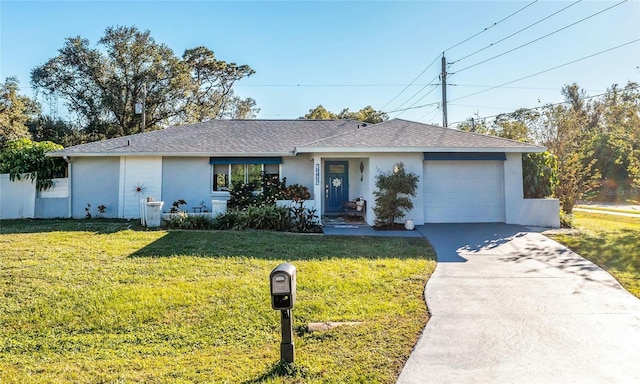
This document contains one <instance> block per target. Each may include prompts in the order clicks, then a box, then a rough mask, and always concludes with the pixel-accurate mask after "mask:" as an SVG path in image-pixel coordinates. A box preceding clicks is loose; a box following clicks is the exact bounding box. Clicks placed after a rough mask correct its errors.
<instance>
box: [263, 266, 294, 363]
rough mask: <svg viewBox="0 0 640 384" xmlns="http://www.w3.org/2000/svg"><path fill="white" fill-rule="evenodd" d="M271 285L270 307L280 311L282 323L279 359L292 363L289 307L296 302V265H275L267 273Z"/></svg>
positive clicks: (291, 329)
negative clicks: (269, 272)
mask: <svg viewBox="0 0 640 384" xmlns="http://www.w3.org/2000/svg"><path fill="white" fill-rule="evenodd" d="M269 282H270V287H271V307H272V308H273V309H275V310H279V311H280V322H281V325H282V342H281V343H280V359H281V360H282V361H284V362H285V363H293V360H294V356H295V352H294V348H293V324H292V317H291V309H292V308H293V306H294V305H295V302H296V267H294V266H293V265H291V264H289V263H282V264H280V265H278V266H277V267H275V268H274V269H273V271H271V274H270V275H269Z"/></svg>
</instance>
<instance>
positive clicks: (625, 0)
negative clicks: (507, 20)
mask: <svg viewBox="0 0 640 384" xmlns="http://www.w3.org/2000/svg"><path fill="white" fill-rule="evenodd" d="M627 1H629V0H622V1H621V2H619V3H616V4H614V5H612V6H610V7H607V8H605V9H603V10H601V11H599V12H596V13H594V14H592V15H590V16H587V17H585V18H583V19H580V20H578V21H576V22H574V23H571V24H569V25H567V26H564V27H562V28H560V29H557V30H555V31H553V32H551V33H547V34H546V35H544V36H541V37H539V38H537V39H534V40H531V41H529V42H528V43H525V44H522V45H520V46H518V47H515V48H513V49H510V50H508V51H506V52H502V53H500V54H498V55H495V56H492V57H490V58H488V59H485V60H482V61H480V62H477V63H475V64H472V65H470V66H468V67H464V68H462V69H459V70H457V71H455V72H453V73H450V74H451V75H453V74H456V73H460V72H462V71H465V70H467V69H470V68H473V67H476V66H478V65H480V64H484V63H486V62H488V61H491V60H493V59H496V58H498V57H501V56H504V55H506V54H508V53H511V52H513V51H516V50H518V49H520V48H523V47H526V46H527V45H530V44H533V43H535V42H537V41H540V40H542V39H544V38H546V37H549V36H551V35H554V34H556V33H558V32H560V31H563V30H565V29H567V28H570V27H573V26H574V25H576V24H579V23H581V22H583V21H585V20H588V19H590V18H592V17H595V16H597V15H599V14H601V13H603V12H606V11H608V10H610V9H612V8H614V7H617V6H619V5H621V4H623V3H626V2H627Z"/></svg>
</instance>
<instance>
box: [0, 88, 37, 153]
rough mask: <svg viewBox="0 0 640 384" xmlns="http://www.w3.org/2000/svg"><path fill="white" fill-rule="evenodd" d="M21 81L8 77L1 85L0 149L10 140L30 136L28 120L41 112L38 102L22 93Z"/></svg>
mask: <svg viewBox="0 0 640 384" xmlns="http://www.w3.org/2000/svg"><path fill="white" fill-rule="evenodd" d="M19 91H20V87H19V82H18V80H17V79H16V78H15V77H8V78H7V79H6V80H5V82H4V84H2V85H0V149H2V148H3V147H4V146H5V144H6V143H7V142H8V141H10V140H16V139H20V138H28V137H29V130H28V128H27V125H26V124H27V122H28V121H29V118H30V117H32V116H33V115H36V114H39V113H40V106H39V105H38V103H37V102H35V101H33V100H31V99H30V98H28V97H26V96H22V95H20V94H19V93H18V92H19Z"/></svg>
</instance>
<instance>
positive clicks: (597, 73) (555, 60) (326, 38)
mask: <svg viewBox="0 0 640 384" xmlns="http://www.w3.org/2000/svg"><path fill="white" fill-rule="evenodd" d="M620 2H621V1H620V0H619V1H580V2H577V3H576V1H569V2H566V1H536V2H534V1H533V0H530V1H522V2H521V1H411V2H402V1H349V2H347V1H340V2H329V1H295V2H286V1H259V2H249V1H232V2H231V1H230V2H223V1H28V0H25V1H6V0H0V78H1V79H2V80H4V78H6V77H8V76H16V77H18V79H19V80H20V82H21V90H22V92H23V93H25V94H28V95H32V90H31V89H30V85H29V72H30V70H31V69H32V68H34V67H36V66H38V65H41V64H43V63H44V62H46V61H47V60H48V59H50V58H52V57H54V56H55V55H56V54H57V50H58V49H60V48H61V47H62V46H63V44H64V39H65V38H66V37H71V36H77V35H80V36H82V37H85V38H88V39H89V40H90V41H91V43H92V44H95V43H96V42H97V41H98V39H99V38H100V37H101V36H102V35H103V32H104V30H105V28H107V27H108V26H115V25H127V26H129V25H135V26H137V27H138V28H139V29H141V30H146V29H148V30H150V31H151V34H152V36H153V37H154V38H155V40H156V41H157V42H160V43H164V44H166V45H168V46H169V47H170V48H172V49H173V50H174V52H175V53H176V54H177V55H178V56H179V55H182V53H183V51H184V50H185V49H187V48H193V47H196V46H200V45H203V46H206V47H208V48H210V49H211V50H213V51H214V52H215V54H216V56H217V57H218V58H219V59H222V60H226V61H232V62H236V63H238V64H248V65H249V66H251V67H252V68H253V69H254V70H255V71H256V74H255V75H253V76H251V77H250V78H248V79H244V80H242V81H240V82H239V83H237V86H236V88H235V90H236V93H237V94H238V95H239V96H242V97H252V98H254V99H255V100H256V101H257V105H258V107H259V108H260V109H261V112H260V113H259V115H258V117H259V118H263V119H289V118H297V117H300V116H303V115H304V114H305V113H307V111H308V110H309V109H312V108H314V107H315V106H317V105H318V104H322V105H324V106H325V107H326V108H327V109H329V110H331V111H333V112H339V111H340V110H342V109H343V108H349V109H350V110H358V109H360V108H362V107H364V106H367V105H371V106H373V108H375V109H378V110H384V111H387V112H389V116H390V117H392V118H393V117H400V118H403V119H409V120H416V121H421V122H425V123H436V124H442V113H441V112H442V109H441V106H440V102H441V98H442V94H441V88H440V87H439V86H438V85H437V84H439V82H440V80H439V77H438V75H439V73H440V56H441V54H442V52H443V51H445V55H446V59H447V62H449V63H452V64H450V65H448V73H449V76H448V83H449V84H451V85H450V86H449V87H448V88H447V94H448V100H449V103H448V113H449V116H448V121H449V123H455V122H458V121H463V120H465V119H467V118H470V117H472V116H474V115H475V114H478V116H480V117H486V116H493V115H496V114H499V113H506V112H510V111H514V110H515V109H517V108H531V107H537V106H541V105H543V104H545V103H556V102H559V101H562V95H561V93H560V89H561V88H562V86H563V85H565V84H570V83H573V82H576V83H578V85H580V86H581V87H583V88H584V89H586V90H587V93H588V94H589V95H596V94H600V93H603V92H604V91H605V90H606V89H607V88H608V87H610V86H611V85H612V84H614V83H616V84H620V85H625V84H626V83H627V82H628V81H636V82H637V81H640V68H639V66H640V41H639V39H640V1H639V0H628V1H626V2H623V3H621V4H619V5H616V4H618V3H620ZM573 3H575V4H573ZM572 4H573V5H572ZM565 7H568V8H566V9H565V10H563V11H561V10H562V9H563V8H565ZM609 7H612V8H611V9H609V10H606V11H603V10H605V9H606V8H609ZM523 8H524V9H523ZM519 10H520V11H519ZM517 11H519V12H517ZM601 11H603V12H602V13H600V14H597V15H595V16H592V15H594V14H596V13H598V12H601ZM516 12H517V13H516ZM555 12H559V13H557V14H556V15H555V16H550V15H552V14H553V13H555ZM514 13H515V14H514ZM549 16H550V17H549ZM590 16H592V17H590ZM547 17H548V18H547ZM545 18H547V19H545ZM585 18H587V19H586V20H584V21H580V20H581V19H585ZM543 19H544V20H543ZM534 23H537V24H535V25H533V26H531V27H529V28H526V29H525V27H528V26H530V25H532V24H534ZM573 23H577V24H575V25H573V26H570V25H571V24H573ZM563 28H564V29H563ZM522 29H525V30H523V31H522V32H519V33H517V34H514V33H516V32H518V31H520V30H522ZM560 29H562V30H561V31H558V30H560ZM555 31H558V32H555ZM512 34H514V35H513V36H511V37H509V36H510V35H512ZM473 35H477V36H475V37H473V38H471V39H469V40H468V41H466V42H464V43H462V44H459V45H458V43H461V42H463V41H464V40H466V39H468V38H469V37H471V36H473ZM545 35H549V36H547V37H543V36H545ZM538 39H539V40H538ZM501 40H502V41H501ZM534 40H538V41H535V42H534ZM527 43H529V44H527ZM492 44H493V45H492ZM525 44H526V45H525ZM623 44H626V45H624V46H623V47H620V48H615V49H612V48H614V47H617V46H620V45H623ZM521 45H525V46H524V47H522V48H518V47H519V46H521ZM610 49H611V50H610ZM479 50H481V51H480V52H477V51H479ZM510 50H513V51H512V52H510V53H507V51H510ZM606 50H610V51H608V52H605V53H600V52H603V51H606ZM475 52H477V53H475ZM470 54H472V55H471V56H469V57H466V58H465V56H468V55H470ZM594 54H596V55H595V56H593V57H590V58H586V57H588V56H591V55H594ZM495 56H497V57H496V58H495V59H491V60H489V61H486V62H485V63H481V62H482V61H484V60H487V59H490V58H492V57H495ZM583 58H586V59H584V60H580V59H583ZM434 60H435V62H434ZM576 60H579V61H577V62H575V63H573V64H569V65H566V66H562V67H560V68H557V69H554V70H551V71H548V72H545V73H542V74H539V75H535V76H531V77H529V78H527V79H524V80H521V81H516V82H513V83H511V82H512V81H514V80H517V79H520V78H523V77H527V76H530V75H534V74H536V73H538V72H542V71H546V70H548V69H551V68H554V67H557V66H561V65H563V64H566V63H570V62H572V61H576ZM432 62H434V63H433V65H431V66H429V64H430V63H432ZM477 63H480V64H478V65H475V64H477ZM474 65H475V66H474ZM467 67H468V68H467ZM420 73H423V74H422V75H421V76H419V77H418V75H419V74H420ZM416 77H418V78H417V79H416ZM414 79H416V80H415V81H414ZM412 81H414V82H413V83H412ZM506 83H510V84H506ZM491 87H496V88H494V89H490V88H491ZM405 88H406V90H405V91H404V92H402V93H401V91H403V90H404V89H405ZM477 92H481V93H477ZM473 93H477V94H476V95H472V94H473ZM414 95H415V96H414ZM412 96H414V97H412ZM425 105H426V106H425ZM406 108H410V109H408V110H404V111H397V112H391V111H396V110H403V109H406ZM62 109H63V105H62V101H61V102H60V110H62ZM44 111H45V113H46V112H47V111H48V108H47V107H46V106H45V108H44ZM450 125H451V124H450ZM453 125H455V124H453Z"/></svg>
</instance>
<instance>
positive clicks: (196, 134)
mask: <svg viewBox="0 0 640 384" xmlns="http://www.w3.org/2000/svg"><path fill="white" fill-rule="evenodd" d="M456 149H457V150H477V151H481V150H483V151H488V150H500V151H513V152H538V151H541V150H543V148H541V147H538V146H535V145H531V144H525V143H519V142H516V141H512V140H506V139H501V138H497V137H491V136H486V135H479V134H474V133H469V132H462V131H458V130H455V129H448V128H441V127H435V126H432V125H426V124H421V123H416V122H411V121H406V120H399V119H394V120H390V121H386V122H383V123H379V124H367V125H365V124H363V123H362V122H358V121H352V120H212V121H207V122H203V123H197V124H190V125H183V126H177V127H171V128H167V129H163V130H159V131H151V132H145V133H140V134H137V135H131V136H125V137H120V138H115V139H109V140H104V141H97V142H93V143H87V144H82V145H77V146H73V147H69V148H65V149H63V150H61V151H57V152H54V153H52V154H51V155H52V156H64V155H67V156H124V155H163V156H216V155H217V156H224V155H244V156H251V155H254V156H264V155H272V156H273V155H279V156H286V155H294V154H295V153H300V152H313V151H333V152H337V151H339V152H349V151H358V150H362V151H364V150H367V151H370V152H393V151H429V150H442V151H446V150H456Z"/></svg>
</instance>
